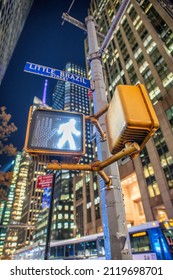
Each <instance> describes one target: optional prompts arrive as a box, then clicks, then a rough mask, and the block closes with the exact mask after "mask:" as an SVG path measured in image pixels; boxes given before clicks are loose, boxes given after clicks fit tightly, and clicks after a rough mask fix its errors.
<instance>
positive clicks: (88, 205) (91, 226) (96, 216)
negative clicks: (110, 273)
mask: <svg viewBox="0 0 173 280" xmlns="http://www.w3.org/2000/svg"><path fill="white" fill-rule="evenodd" d="M65 71H67V72H69V73H73V74H76V75H78V76H82V77H86V71H85V69H83V68H82V67H80V66H78V65H75V64H73V63H67V64H66V66H65ZM52 100H53V102H52V108H54V109H61V110H62V109H63V110H65V111H71V112H79V113H83V114H84V115H89V114H90V106H89V97H88V90H87V89H85V88H83V87H80V86H78V85H75V84H72V83H69V82H64V81H58V82H57V85H56V88H55V90H54V92H53V99H52ZM85 134H86V135H85V136H86V143H85V146H86V153H85V156H84V157H83V158H81V160H80V163H90V162H92V161H93V159H94V155H93V143H92V141H91V139H90V123H89V122H88V121H86V133H85ZM56 189H57V191H56V196H57V197H56V199H55V205H54V207H55V213H56V211H57V215H56V226H55V228H56V227H57V228H56V229H55V230H54V228H53V230H54V236H53V238H54V239H64V238H68V237H72V236H74V235H76V234H80V235H85V234H89V233H93V232H98V231H99V230H100V223H99V225H98V226H97V222H96V220H100V207H99V205H100V204H99V194H98V184H97V176H96V175H95V174H92V173H91V172H80V171H65V170H64V171H62V172H57V181H56Z"/></svg>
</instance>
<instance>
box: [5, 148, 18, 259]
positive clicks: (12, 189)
mask: <svg viewBox="0 0 173 280" xmlns="http://www.w3.org/2000/svg"><path fill="white" fill-rule="evenodd" d="M20 162H21V153H18V154H17V155H16V158H15V163H14V169H13V176H12V180H11V185H10V187H9V191H8V196H7V200H6V201H1V202H0V224H1V228H0V255H2V253H3V250H5V246H6V244H5V243H6V234H7V230H8V225H9V224H10V216H11V211H12V207H13V203H14V198H15V196H16V184H17V179H18V172H19V168H20ZM18 207H19V208H20V205H19V206H18ZM17 210H18V209H16V211H17ZM12 241H13V243H15V244H16V241H17V235H15V236H14V238H13V240H12Z"/></svg>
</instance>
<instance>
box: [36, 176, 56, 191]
mask: <svg viewBox="0 0 173 280" xmlns="http://www.w3.org/2000/svg"><path fill="white" fill-rule="evenodd" d="M52 183H53V174H48V175H44V176H38V178H37V188H39V189H42V188H50V187H52Z"/></svg>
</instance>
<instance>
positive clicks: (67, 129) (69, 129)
mask: <svg viewBox="0 0 173 280" xmlns="http://www.w3.org/2000/svg"><path fill="white" fill-rule="evenodd" d="M75 124H76V121H75V119H70V120H69V122H66V123H63V124H61V125H60V126H59V129H58V134H62V137H61V138H60V139H59V142H58V144H57V146H58V148H59V149H62V147H63V146H64V145H65V144H66V142H68V144H69V146H70V149H71V150H75V149H76V145H75V142H74V138H73V135H76V136H79V135H80V134H81V133H80V131H78V130H77V129H76V128H75Z"/></svg>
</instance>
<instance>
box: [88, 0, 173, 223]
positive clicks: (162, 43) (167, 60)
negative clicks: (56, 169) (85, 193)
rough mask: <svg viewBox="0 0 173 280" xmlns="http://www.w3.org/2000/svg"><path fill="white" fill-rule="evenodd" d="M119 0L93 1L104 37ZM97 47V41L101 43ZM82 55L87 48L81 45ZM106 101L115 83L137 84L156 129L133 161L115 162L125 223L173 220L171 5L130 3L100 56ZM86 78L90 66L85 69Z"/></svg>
mask: <svg viewBox="0 0 173 280" xmlns="http://www.w3.org/2000/svg"><path fill="white" fill-rule="evenodd" d="M121 2H122V1H118V0H109V1H104V0H102V1H97V0H92V1H91V4H90V11H89V13H90V14H91V15H93V17H94V18H95V20H96V23H97V25H98V30H99V31H100V32H102V33H103V34H105V35H106V34H107V32H108V30H109V28H110V26H111V23H112V21H113V19H114V17H115V16H116V13H117V11H118V10H119V7H120V5H121ZM100 44H101V42H100ZM85 50H86V53H87V51H88V50H87V44H85ZM102 61H103V68H104V73H105V77H106V89H107V90H106V94H107V98H108V102H110V100H111V98H112V96H113V94H114V92H115V89H116V86H117V85H119V84H131V85H135V84H137V83H142V84H144V85H145V87H146V89H147V91H148V94H149V97H150V99H151V101H152V103H153V105H154V109H155V111H156V114H157V117H158V119H159V122H160V127H159V129H158V130H157V132H156V133H155V135H154V137H153V138H152V139H151V140H150V141H149V142H148V143H147V145H146V147H145V148H144V149H143V150H142V152H141V153H140V156H139V157H138V158H136V159H134V160H133V161H132V160H129V159H128V158H125V159H123V160H121V161H120V162H119V170H120V177H121V185H122V188H123V193H124V199H125V208H126V215H127V223H128V224H129V225H135V224H139V223H141V222H145V221H152V220H164V219H167V218H173V144H172V143H173V13H172V4H171V2H170V1H154V0H145V1H143V0H132V1H130V3H129V5H128V7H127V9H126V12H125V13H124V15H123V17H122V18H121V21H120V23H119V25H118V26H117V27H116V30H115V32H114V35H113V37H112V40H111V42H110V44H109V46H108V48H107V50H106V51H105V52H104V53H103V55H102ZM87 71H88V73H90V70H89V66H88V69H87Z"/></svg>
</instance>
